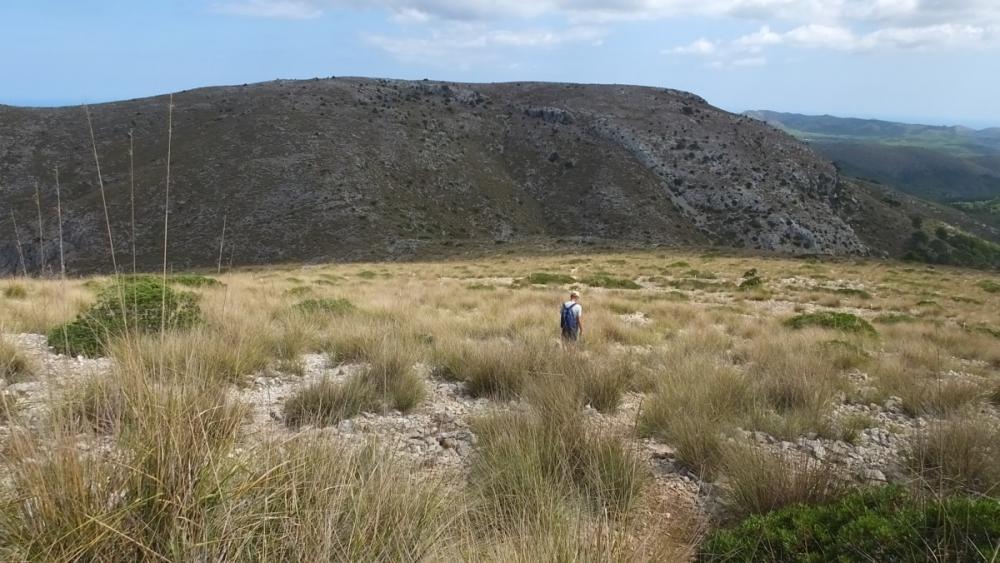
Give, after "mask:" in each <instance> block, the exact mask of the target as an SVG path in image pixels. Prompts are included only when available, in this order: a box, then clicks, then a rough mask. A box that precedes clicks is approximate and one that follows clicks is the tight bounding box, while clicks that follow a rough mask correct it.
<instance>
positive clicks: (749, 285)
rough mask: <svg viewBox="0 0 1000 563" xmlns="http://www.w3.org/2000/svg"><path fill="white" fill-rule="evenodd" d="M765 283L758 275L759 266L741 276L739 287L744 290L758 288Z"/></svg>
mask: <svg viewBox="0 0 1000 563" xmlns="http://www.w3.org/2000/svg"><path fill="white" fill-rule="evenodd" d="M762 285H764V280H762V279H761V278H760V276H759V275H757V268H753V269H750V270H747V271H746V272H744V273H743V277H742V278H740V283H739V285H737V288H738V289H740V290H742V291H747V290H750V289H756V288H758V287H761V286H762Z"/></svg>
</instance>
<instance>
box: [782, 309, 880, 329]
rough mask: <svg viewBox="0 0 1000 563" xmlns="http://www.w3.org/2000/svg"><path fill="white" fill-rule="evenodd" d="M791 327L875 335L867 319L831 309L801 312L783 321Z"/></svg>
mask: <svg viewBox="0 0 1000 563" xmlns="http://www.w3.org/2000/svg"><path fill="white" fill-rule="evenodd" d="M785 324H786V325H787V326H789V327H791V328H795V329H801V328H806V327H810V326H815V327H820V328H828V329H833V330H841V331H844V332H854V333H859V334H868V335H875V334H877V332H876V330H875V327H873V326H872V325H871V324H870V323H869V322H868V321H866V320H864V319H862V318H861V317H858V316H857V315H853V314H851V313H840V312H833V311H822V312H818V313H803V314H801V315H796V316H794V317H792V318H790V319H788V320H786V321H785Z"/></svg>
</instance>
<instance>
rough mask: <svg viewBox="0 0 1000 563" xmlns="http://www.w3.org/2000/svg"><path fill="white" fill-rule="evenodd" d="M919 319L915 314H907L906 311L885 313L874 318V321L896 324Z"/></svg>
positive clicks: (913, 321)
mask: <svg viewBox="0 0 1000 563" xmlns="http://www.w3.org/2000/svg"><path fill="white" fill-rule="evenodd" d="M919 320H920V319H918V318H916V317H914V316H913V315H907V314H905V313H883V314H881V315H878V316H877V317H875V318H874V319H872V322H874V323H878V324H883V325H895V324H900V323H915V322H918V321H919Z"/></svg>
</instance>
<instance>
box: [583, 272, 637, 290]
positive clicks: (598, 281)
mask: <svg viewBox="0 0 1000 563" xmlns="http://www.w3.org/2000/svg"><path fill="white" fill-rule="evenodd" d="M582 281H583V283H585V284H587V285H588V286H590V287H603V288H607V289H642V286H641V285H639V284H637V283H635V282H634V281H633V280H630V279H627V278H616V277H613V276H610V275H593V276H589V277H587V278H584V279H583V280H582Z"/></svg>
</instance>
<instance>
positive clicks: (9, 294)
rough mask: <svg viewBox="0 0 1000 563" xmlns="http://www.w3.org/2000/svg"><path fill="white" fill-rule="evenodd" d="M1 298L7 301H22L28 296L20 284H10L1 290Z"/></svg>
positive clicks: (25, 289)
mask: <svg viewBox="0 0 1000 563" xmlns="http://www.w3.org/2000/svg"><path fill="white" fill-rule="evenodd" d="M3 296H4V297H6V298H7V299H24V298H25V297H27V296H28V290H27V288H25V287H24V286H23V285H21V284H18V283H11V284H8V285H7V286H6V287H4V288H3Z"/></svg>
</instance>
